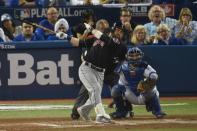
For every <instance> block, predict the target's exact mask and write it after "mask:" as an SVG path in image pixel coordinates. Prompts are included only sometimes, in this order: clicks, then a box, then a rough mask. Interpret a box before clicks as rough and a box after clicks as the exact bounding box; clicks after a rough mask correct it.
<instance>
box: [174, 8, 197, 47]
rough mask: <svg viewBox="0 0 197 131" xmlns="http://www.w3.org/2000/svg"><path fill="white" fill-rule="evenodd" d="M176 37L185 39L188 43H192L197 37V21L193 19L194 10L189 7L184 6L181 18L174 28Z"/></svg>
mask: <svg viewBox="0 0 197 131" xmlns="http://www.w3.org/2000/svg"><path fill="white" fill-rule="evenodd" d="M173 34H174V35H175V37H176V38H179V39H183V40H184V41H185V43H186V44H192V42H193V41H194V39H195V38H197V23H196V21H192V12H191V10H190V9H189V8H182V9H181V12H180V15H179V20H178V22H177V23H176V25H175V27H174V28H173Z"/></svg>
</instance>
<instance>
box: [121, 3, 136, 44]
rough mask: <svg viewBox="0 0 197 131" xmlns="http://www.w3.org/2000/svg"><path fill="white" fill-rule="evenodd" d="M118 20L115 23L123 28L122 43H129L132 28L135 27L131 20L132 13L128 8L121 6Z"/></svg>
mask: <svg viewBox="0 0 197 131" xmlns="http://www.w3.org/2000/svg"><path fill="white" fill-rule="evenodd" d="M119 19H120V22H118V23H117V25H118V26H121V27H122V29H123V33H124V35H123V39H122V43H123V44H129V43H130V41H131V36H132V33H133V29H134V28H135V27H136V24H135V23H133V22H132V13H131V11H130V9H129V8H127V7H123V8H121V10H120V18H119Z"/></svg>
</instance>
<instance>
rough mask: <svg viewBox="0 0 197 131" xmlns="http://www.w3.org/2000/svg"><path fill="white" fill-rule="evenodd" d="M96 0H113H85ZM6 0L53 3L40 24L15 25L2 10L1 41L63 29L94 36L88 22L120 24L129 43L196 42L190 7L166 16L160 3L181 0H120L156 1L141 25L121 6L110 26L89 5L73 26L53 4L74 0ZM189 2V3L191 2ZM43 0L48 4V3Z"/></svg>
mask: <svg viewBox="0 0 197 131" xmlns="http://www.w3.org/2000/svg"><path fill="white" fill-rule="evenodd" d="M72 1H74V0H72ZM79 1H80V0H79ZM96 1H97V2H103V3H109V2H112V1H110V0H84V1H82V2H85V3H86V4H87V3H88V4H90V5H91V4H93V3H94V2H96ZM6 2H7V3H6ZM6 2H5V1H3V0H0V3H1V5H3V4H4V5H7V6H19V5H20V6H25V5H28V6H29V5H31V6H32V5H35V6H37V5H42V6H50V7H49V8H48V10H47V14H46V19H44V20H42V21H40V22H39V23H37V24H39V25H40V26H41V27H38V26H37V27H35V26H34V25H33V24H32V23H31V22H26V21H23V22H22V23H21V25H19V26H16V25H15V21H14V19H13V18H12V17H11V16H10V14H7V13H5V14H2V15H1V21H0V42H1V43H2V42H12V41H43V40H60V38H58V37H57V36H56V34H57V33H58V32H64V33H66V34H69V35H72V36H75V37H77V38H79V39H88V38H89V37H91V34H90V33H89V32H88V33H87V32H86V28H85V23H87V24H89V25H91V26H92V27H94V28H97V29H99V30H102V29H103V32H107V33H108V34H109V35H110V34H111V33H112V32H114V30H113V29H114V26H120V27H121V28H122V29H123V30H120V31H122V33H123V36H122V37H123V39H122V41H123V43H125V44H127V45H133V46H139V45H192V44H196V43H197V22H196V21H195V20H193V15H192V12H191V10H190V9H189V8H187V7H185V8H182V9H181V11H180V13H179V17H178V18H176V19H174V18H169V17H166V14H165V11H164V9H163V8H162V7H160V6H159V5H157V4H161V3H168V2H169V3H170V2H171V3H173V2H178V0H162V1H161V0H154V1H150V0H120V1H118V2H123V3H124V2H131V3H132V2H134V3H135V2H136V3H140V2H145V3H146V2H153V3H154V4H153V5H152V7H151V8H150V10H149V12H148V18H149V20H150V21H149V22H147V23H145V24H143V25H139V24H138V23H136V22H135V21H133V19H132V11H131V10H130V8H128V7H127V6H125V7H122V8H121V9H120V16H119V18H118V19H119V21H114V24H113V25H112V26H111V27H110V26H109V28H108V29H104V27H105V26H106V24H108V25H110V24H109V23H108V20H107V19H102V20H98V19H96V16H95V14H94V12H93V11H92V10H90V9H88V10H86V11H85V12H83V14H82V19H81V21H80V22H79V23H78V24H77V25H74V26H70V25H69V21H67V20H66V19H65V18H59V14H58V10H57V8H56V6H55V5H54V4H56V5H58V3H59V4H60V3H61V2H65V4H67V3H68V2H71V0H70V1H68V0H8V1H6ZM9 2H10V3H9ZM113 2H115V1H113ZM116 2H117V0H116ZM182 2H184V0H182ZM190 2H194V1H192V0H191V1H190ZM190 2H189V3H187V4H190ZM11 3H12V4H13V5H12V4H11ZM41 3H42V4H41ZM43 3H47V4H46V5H45V4H43ZM60 5H63V4H60Z"/></svg>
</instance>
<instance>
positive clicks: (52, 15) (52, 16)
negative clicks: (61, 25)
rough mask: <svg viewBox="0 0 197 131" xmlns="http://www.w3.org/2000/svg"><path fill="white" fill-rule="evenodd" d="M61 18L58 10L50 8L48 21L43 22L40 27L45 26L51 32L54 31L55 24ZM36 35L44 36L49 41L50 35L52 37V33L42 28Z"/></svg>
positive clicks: (37, 30) (38, 29)
mask: <svg viewBox="0 0 197 131" xmlns="http://www.w3.org/2000/svg"><path fill="white" fill-rule="evenodd" d="M58 17H59V13H58V11H57V9H56V8H54V7H50V8H48V10H47V19H44V20H42V21H41V22H40V23H39V25H41V26H44V27H46V28H48V29H50V30H54V26H55V23H56V22H57V20H58ZM35 33H36V34H38V35H41V36H43V37H44V38H45V39H47V38H48V37H49V36H50V35H52V34H51V33H50V32H48V31H45V30H44V29H42V28H37V29H36V31H35Z"/></svg>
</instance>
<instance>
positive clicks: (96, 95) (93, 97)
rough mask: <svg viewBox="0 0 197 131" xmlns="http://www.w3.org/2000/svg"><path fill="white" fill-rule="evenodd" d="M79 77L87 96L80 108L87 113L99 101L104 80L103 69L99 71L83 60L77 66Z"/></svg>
mask: <svg viewBox="0 0 197 131" xmlns="http://www.w3.org/2000/svg"><path fill="white" fill-rule="evenodd" d="M79 78H80V80H81V82H82V83H83V85H84V86H85V88H86V89H87V90H88V93H89V98H88V100H87V101H86V103H85V104H84V105H82V106H81V107H80V108H81V109H82V110H83V111H86V113H87V114H88V113H89V112H90V111H91V109H92V108H93V107H95V106H96V105H97V104H99V103H101V102H102V101H101V91H102V86H103V80H104V71H103V72H99V71H97V70H95V69H92V68H91V67H90V66H87V65H85V62H83V63H82V64H81V66H80V67H79Z"/></svg>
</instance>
